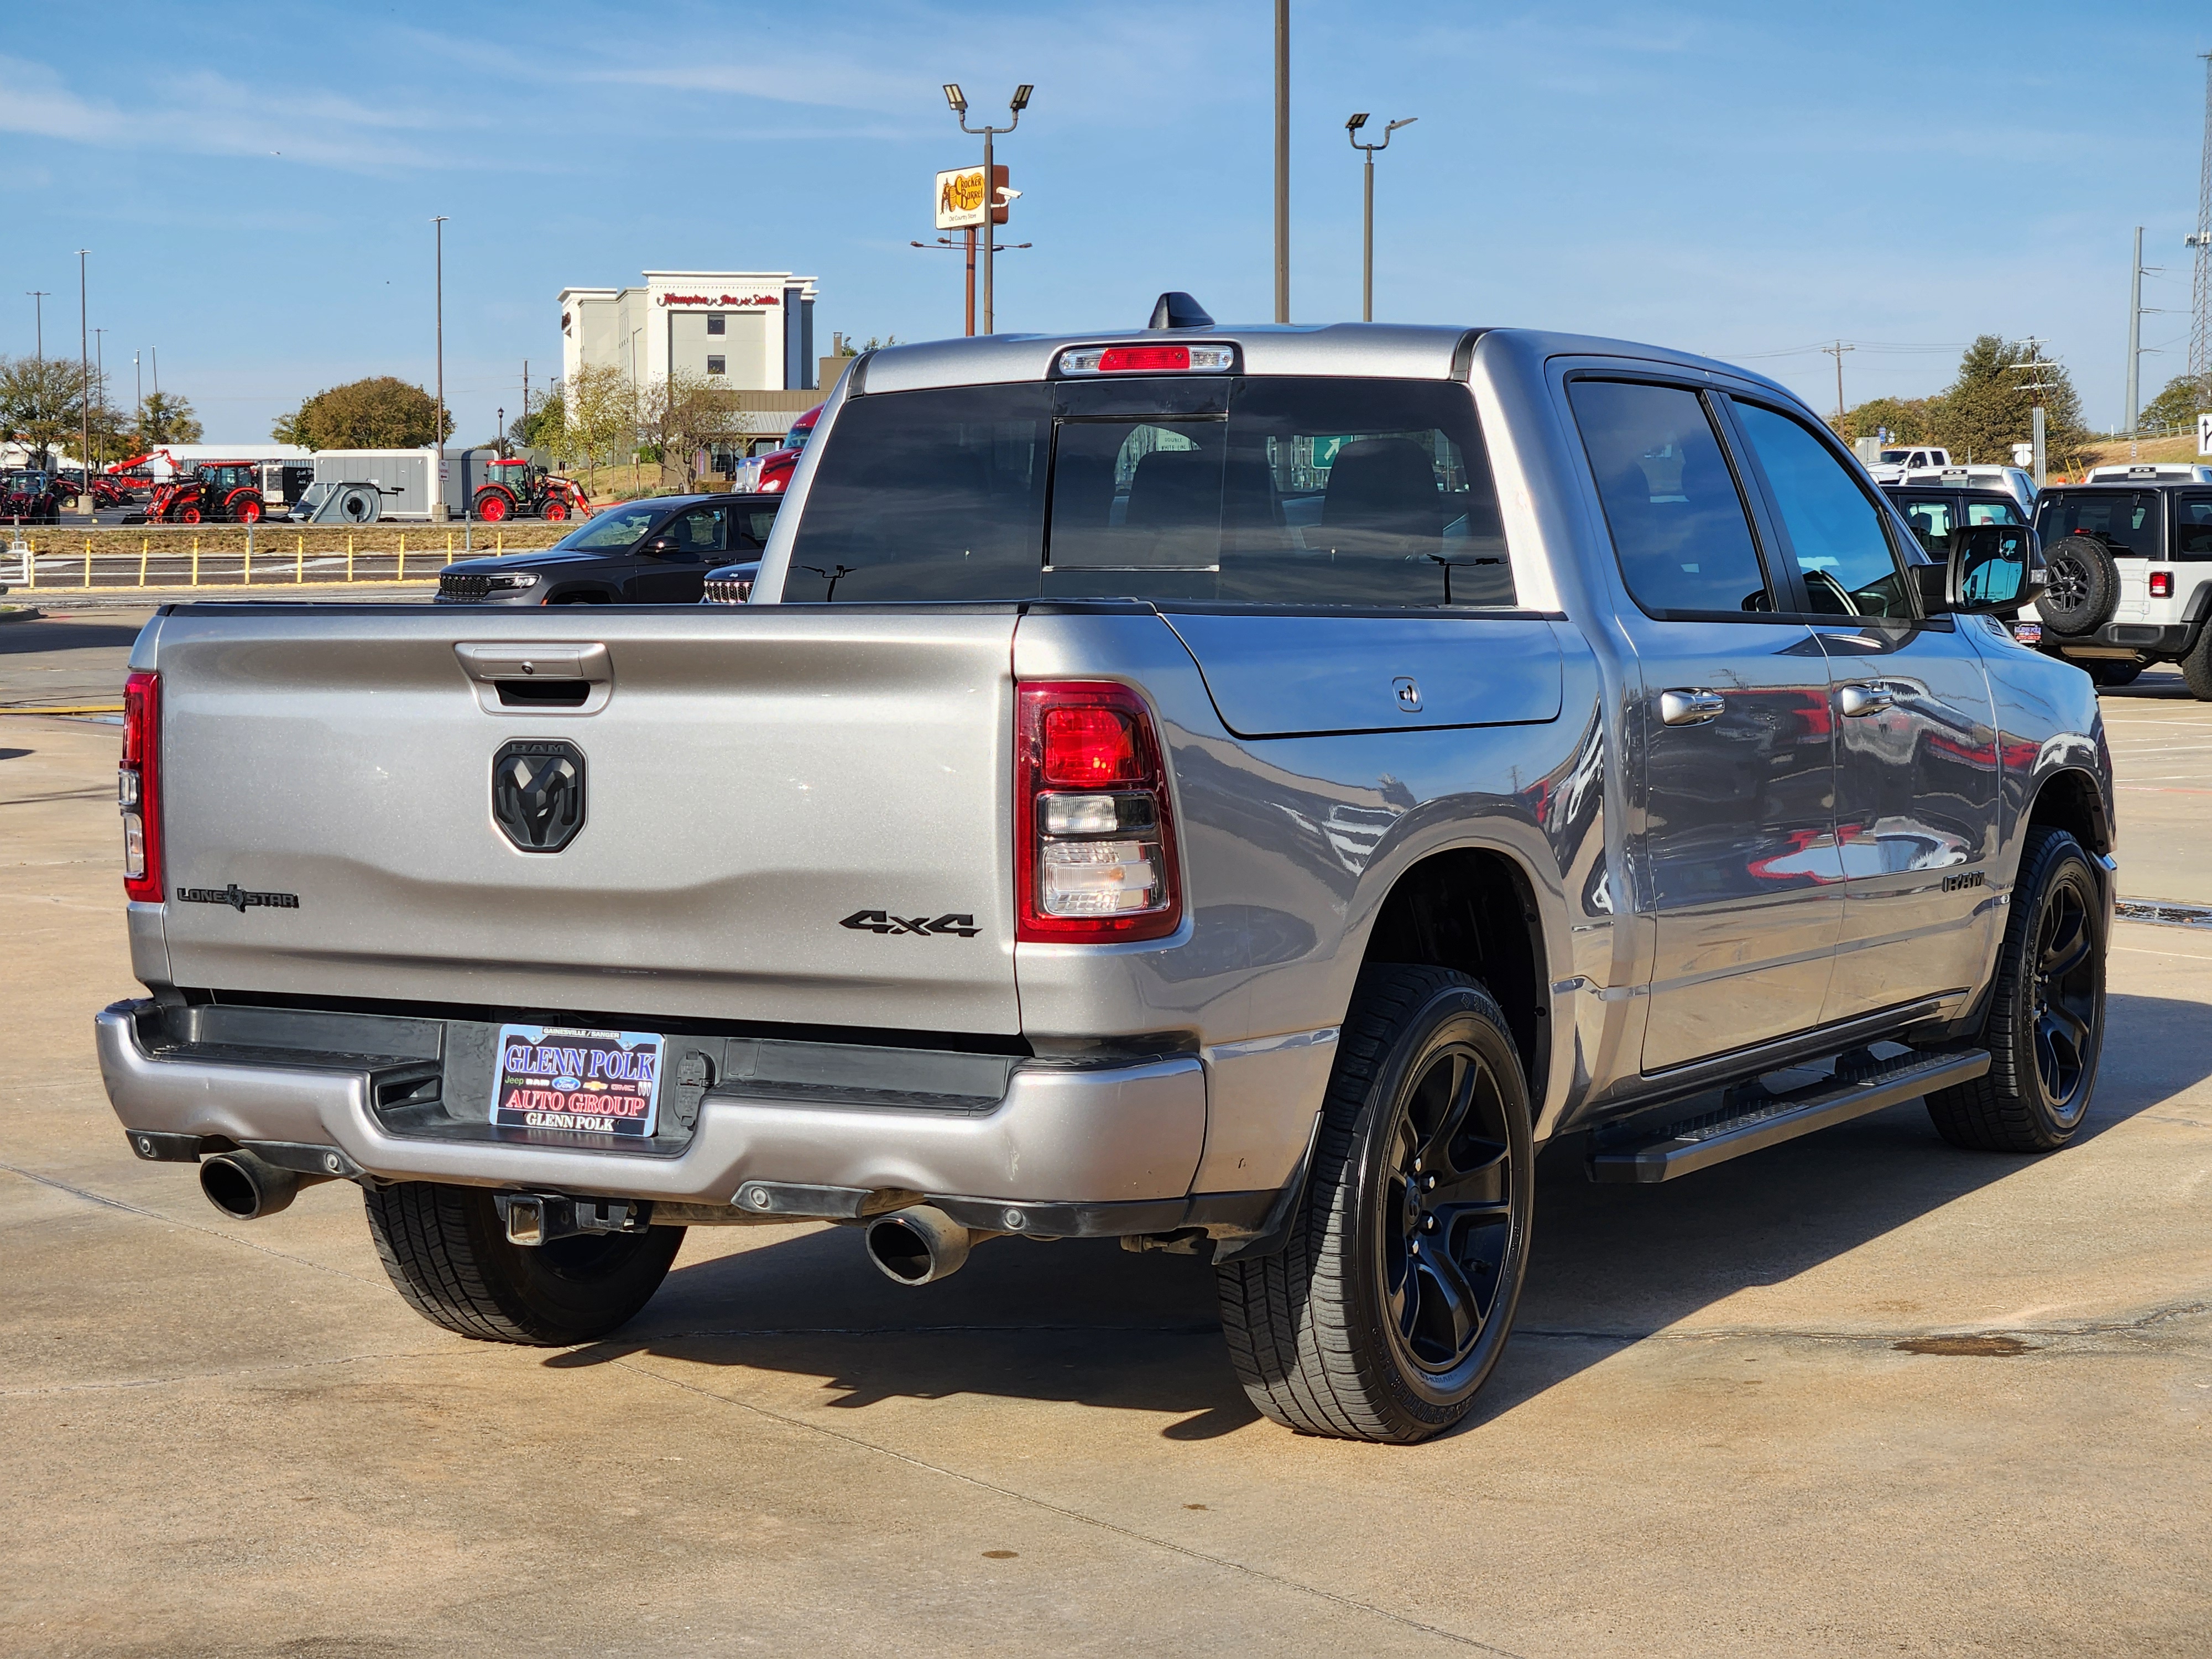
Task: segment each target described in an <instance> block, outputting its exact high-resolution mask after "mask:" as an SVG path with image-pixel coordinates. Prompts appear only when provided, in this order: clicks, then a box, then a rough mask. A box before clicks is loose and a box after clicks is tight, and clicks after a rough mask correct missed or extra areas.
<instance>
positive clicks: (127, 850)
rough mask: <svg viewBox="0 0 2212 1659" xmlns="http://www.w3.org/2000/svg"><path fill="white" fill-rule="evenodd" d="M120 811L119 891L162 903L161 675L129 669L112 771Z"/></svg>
mask: <svg viewBox="0 0 2212 1659" xmlns="http://www.w3.org/2000/svg"><path fill="white" fill-rule="evenodd" d="M115 799H116V803H117V805H118V806H120V807H121V809H122V812H123V890H124V891H125V892H126V893H128V894H129V895H130V896H131V897H132V898H134V899H138V900H141V901H143V902H146V903H149V904H159V903H160V902H161V898H162V891H161V676H160V675H158V674H133V675H132V676H131V678H129V679H127V680H125V682H124V684H123V764H122V765H121V766H120V767H119V768H118V769H117V771H116V775H115Z"/></svg>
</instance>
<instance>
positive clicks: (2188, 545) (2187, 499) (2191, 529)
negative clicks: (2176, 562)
mask: <svg viewBox="0 0 2212 1659" xmlns="http://www.w3.org/2000/svg"><path fill="white" fill-rule="evenodd" d="M2173 556H2174V557H2175V558H2177V559H2212V489H2185V490H2183V491H2182V492H2181V493H2180V494H2179V495H2176V496H2175V497H2174V498H2173Z"/></svg>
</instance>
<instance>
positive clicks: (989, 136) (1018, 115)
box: [945, 81, 1036, 334]
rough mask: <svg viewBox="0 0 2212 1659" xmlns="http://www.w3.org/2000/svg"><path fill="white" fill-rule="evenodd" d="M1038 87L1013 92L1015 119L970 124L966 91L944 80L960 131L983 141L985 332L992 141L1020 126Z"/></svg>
mask: <svg viewBox="0 0 2212 1659" xmlns="http://www.w3.org/2000/svg"><path fill="white" fill-rule="evenodd" d="M1035 90H1036V88H1034V87H1032V86H1031V85H1030V83H1029V82H1023V83H1022V84H1021V85H1020V86H1018V87H1016V88H1014V95H1013V97H1012V100H1010V101H1009V102H1008V104H1007V106H1006V107H1007V108H1008V109H1010V110H1012V112H1013V115H1014V118H1013V119H1012V120H1011V121H1009V122H1007V123H1006V125H1004V126H1002V127H994V126H993V125H990V124H989V123H988V122H986V123H985V124H984V125H981V126H980V127H971V126H969V125H968V98H967V94H964V93H963V92H962V91H961V90H960V83H959V82H957V81H948V82H945V102H946V103H947V104H948V105H950V106H951V109H952V113H953V114H954V115H955V116H957V117H958V118H959V121H960V131H963V132H964V133H967V134H968V135H969V136H970V137H981V139H982V141H983V332H984V333H986V334H989V333H992V332H993V331H994V323H993V318H994V314H995V313H994V299H995V296H994V293H993V291H992V285H991V266H992V263H993V262H992V258H991V252H992V244H993V243H994V242H995V241H997V240H998V239H999V231H998V223H999V178H998V174H997V173H995V172H994V171H993V168H994V166H995V165H996V164H995V162H994V160H993V155H992V149H991V141H992V140H993V139H994V138H995V137H998V135H999V134H1000V133H1002V132H1012V131H1013V130H1014V129H1015V128H1016V127H1018V126H1019V125H1021V124H1022V112H1023V111H1024V110H1025V109H1027V108H1028V107H1029V106H1030V93H1031V92H1033V91H1035Z"/></svg>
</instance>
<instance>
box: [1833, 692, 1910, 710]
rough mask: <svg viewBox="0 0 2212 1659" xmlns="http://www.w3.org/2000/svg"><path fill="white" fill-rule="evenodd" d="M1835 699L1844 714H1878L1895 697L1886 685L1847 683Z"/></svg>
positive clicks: (1894, 700)
mask: <svg viewBox="0 0 2212 1659" xmlns="http://www.w3.org/2000/svg"><path fill="white" fill-rule="evenodd" d="M1837 701H1838V703H1839V704H1840V705H1841V706H1842V708H1843V711H1844V714H1846V715H1850V714H1881V712H1882V711H1883V710H1885V709H1887V708H1889V706H1890V705H1891V704H1892V703H1893V702H1896V701H1897V697H1896V695H1895V694H1894V693H1893V692H1892V691H1891V690H1890V689H1889V688H1888V687H1887V686H1886V685H1847V686H1845V687H1844V690H1843V694H1842V696H1839V697H1838V699H1837Z"/></svg>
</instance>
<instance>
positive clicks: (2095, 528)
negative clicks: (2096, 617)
mask: <svg viewBox="0 0 2212 1659" xmlns="http://www.w3.org/2000/svg"><path fill="white" fill-rule="evenodd" d="M2044 500H2045V501H2047V502H2048V503H2049V505H2048V506H2045V505H2044V503H2043V502H2039V503H2037V509H2038V510H2037V513H2036V517H2037V518H2038V520H2039V521H2040V522H2041V525H2042V526H2043V528H2042V531H2041V534H2042V537H2043V539H2044V541H2045V544H2049V543H2051V542H2055V541H2057V539H2058V538H2060V537H2061V536H2094V537H2095V538H2097V539H2098V540H2099V541H2100V542H2102V543H2104V544H2105V545H2106V546H2107V547H2109V548H2111V549H2112V551H2113V552H2115V553H2122V554H2127V555H2130V556H2134V557H2136V558H2139V559H2155V558H2157V557H2158V556H2159V524H2160V519H2161V518H2162V517H2163V516H2164V515H2163V514H2162V513H2160V510H2159V509H2160V501H2159V497H2158V495H2157V494H2156V492H2154V491H2153V490H2148V489H2142V490H2132V489H2100V490H2095V491H2087V490H2085V491H2083V492H2082V493H2081V494H2080V495H2051V496H2045V498H2044Z"/></svg>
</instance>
